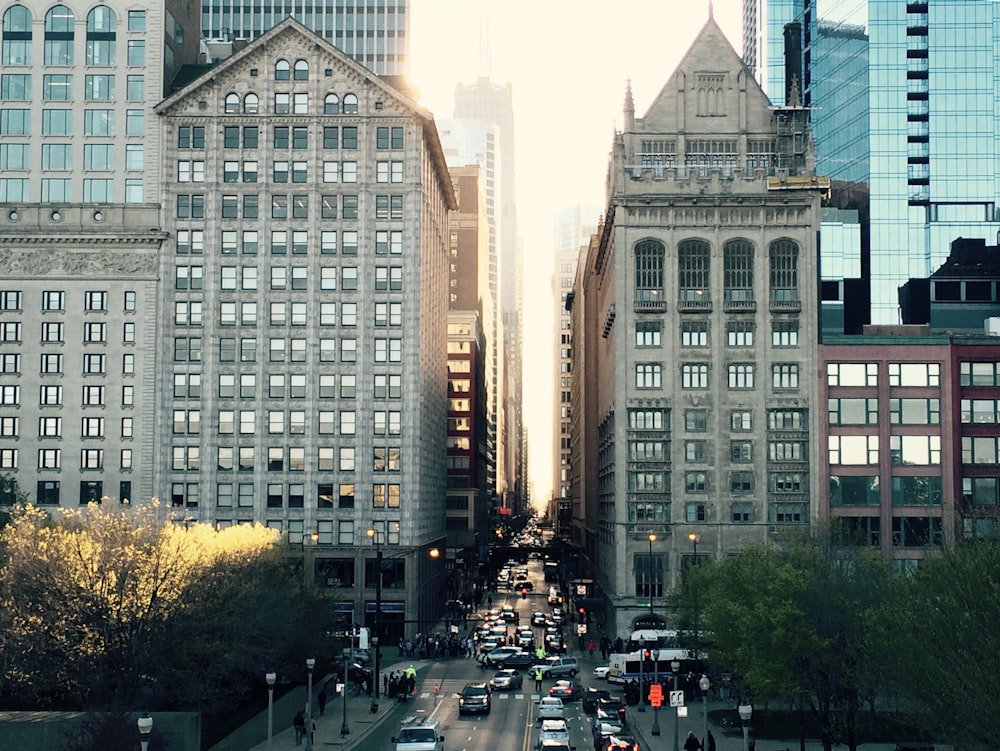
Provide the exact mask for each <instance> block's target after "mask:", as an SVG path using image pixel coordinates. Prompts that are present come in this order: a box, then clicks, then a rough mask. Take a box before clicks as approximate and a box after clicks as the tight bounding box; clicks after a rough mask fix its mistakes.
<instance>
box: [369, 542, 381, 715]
mask: <svg viewBox="0 0 1000 751" xmlns="http://www.w3.org/2000/svg"><path fill="white" fill-rule="evenodd" d="M367 534H368V536H369V537H370V538H372V543H373V544H374V545H375V568H376V572H375V628H374V629H373V630H372V646H373V647H374V648H375V673H374V675H373V676H372V683H374V684H375V686H374V689H375V693H374V697H375V701H376V702H377V701H378V696H379V684H380V683H381V682H382V659H381V650H380V648H379V643H378V641H379V636H380V635H381V630H380V628H379V625H380V624H379V620H380V618H381V617H382V543H381V542H379V539H378V530H377V529H376V528H375V525H374V523H372V526H371V527H369V528H368V532H367Z"/></svg>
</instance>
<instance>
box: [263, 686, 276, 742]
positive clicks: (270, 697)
mask: <svg viewBox="0 0 1000 751" xmlns="http://www.w3.org/2000/svg"><path fill="white" fill-rule="evenodd" d="M277 679H278V676H277V675H275V674H274V673H265V674H264V680H265V681H267V747H268V748H271V736H272V735H273V731H274V682H275V681H276V680H277Z"/></svg>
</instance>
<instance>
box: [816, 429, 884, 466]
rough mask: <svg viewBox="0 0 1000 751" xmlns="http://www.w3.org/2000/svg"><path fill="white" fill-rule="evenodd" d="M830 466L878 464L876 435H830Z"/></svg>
mask: <svg viewBox="0 0 1000 751" xmlns="http://www.w3.org/2000/svg"><path fill="white" fill-rule="evenodd" d="M828 449H829V461H830V464H844V465H846V464H878V436H877V435H832V436H830V442H829V447H828Z"/></svg>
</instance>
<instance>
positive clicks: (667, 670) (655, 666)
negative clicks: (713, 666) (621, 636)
mask: <svg viewBox="0 0 1000 751" xmlns="http://www.w3.org/2000/svg"><path fill="white" fill-rule="evenodd" d="M646 649H649V650H650V651H653V650H656V649H659V654H658V655H657V659H656V660H655V661H654V660H653V659H652V657H650V659H649V660H646V661H645V662H644V661H643V656H644V653H645V651H646ZM674 660H677V661H678V662H680V664H681V665H680V670H679V671H678V673H695V674H696V675H700V674H701V673H703V672H704V671H705V667H704V665H703V664H702V662H701V661H700V660H696V659H694V658H693V657H692V656H691V653H690V652H688V651H687V650H686V649H664V648H658V647H646V648H645V649H636V650H634V651H632V652H625V653H616V654H612V655H611V657H610V658H609V659H608V682H609V683H627V682H629V681H631V680H633V679H635V680H636V681H641V680H643V679H645V680H648V679H650V678H651V677H652V676H655V675H656V674H659V675H660V676H661V677H662V676H667V675H671V674H672V673H673V668H672V666H671V663H673V662H674Z"/></svg>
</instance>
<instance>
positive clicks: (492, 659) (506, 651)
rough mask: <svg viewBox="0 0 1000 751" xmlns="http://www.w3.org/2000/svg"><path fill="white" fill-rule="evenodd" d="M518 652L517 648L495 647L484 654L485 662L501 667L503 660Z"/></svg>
mask: <svg viewBox="0 0 1000 751" xmlns="http://www.w3.org/2000/svg"><path fill="white" fill-rule="evenodd" d="M520 651H521V650H520V649H519V648H518V647H497V648H496V649H494V650H492V651H490V652H487V653H486V662H487V664H489V665H501V664H503V661H504V660H505V659H507V658H508V657H510V656H511V655H515V654H517V653H518V652H520Z"/></svg>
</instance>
